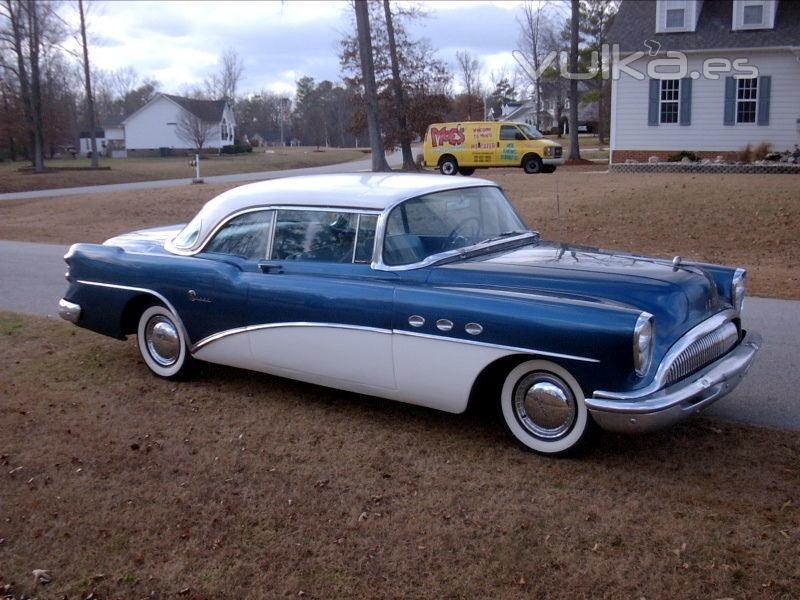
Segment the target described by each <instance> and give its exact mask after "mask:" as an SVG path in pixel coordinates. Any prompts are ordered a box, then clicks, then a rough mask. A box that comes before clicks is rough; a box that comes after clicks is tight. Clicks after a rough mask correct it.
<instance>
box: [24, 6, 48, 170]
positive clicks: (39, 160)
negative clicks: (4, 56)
mask: <svg viewBox="0 0 800 600" xmlns="http://www.w3.org/2000/svg"><path fill="white" fill-rule="evenodd" d="M26 10H27V11H28V31H29V35H30V39H29V42H28V45H29V52H30V61H31V116H32V117H33V170H34V171H35V172H36V173H41V172H43V171H44V127H43V124H42V76H41V72H40V70H39V55H40V50H41V46H40V43H39V40H40V39H41V38H40V31H39V25H40V23H39V13H38V7H37V4H36V2H31V3H29V4H28V5H27V8H26Z"/></svg>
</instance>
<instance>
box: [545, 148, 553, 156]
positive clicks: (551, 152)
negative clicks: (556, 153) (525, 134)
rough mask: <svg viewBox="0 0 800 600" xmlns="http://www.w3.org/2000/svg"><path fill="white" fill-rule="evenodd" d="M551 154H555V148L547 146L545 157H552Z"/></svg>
mask: <svg viewBox="0 0 800 600" xmlns="http://www.w3.org/2000/svg"><path fill="white" fill-rule="evenodd" d="M551 154H553V147H552V146H545V147H544V155H545V156H550V155H551Z"/></svg>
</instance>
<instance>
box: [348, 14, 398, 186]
mask: <svg viewBox="0 0 800 600" xmlns="http://www.w3.org/2000/svg"><path fill="white" fill-rule="evenodd" d="M354 4H355V9H356V27H357V28H358V53H359V57H360V59H361V74H362V76H363V78H364V99H365V101H366V105H367V129H368V130H369V145H370V148H372V170H373V171H390V170H391V169H389V165H388V163H387V162H386V157H385V156H384V150H383V138H381V126H380V118H379V111H378V92H377V89H376V87H377V86H376V85H375V65H374V64H373V62H372V37H371V34H370V30H369V6H368V5H367V2H366V0H355V2H354Z"/></svg>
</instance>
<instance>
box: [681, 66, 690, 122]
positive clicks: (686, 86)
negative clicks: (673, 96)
mask: <svg viewBox="0 0 800 600" xmlns="http://www.w3.org/2000/svg"><path fill="white" fill-rule="evenodd" d="M679 121H680V124H681V125H691V124H692V78H691V77H684V78H683V79H681V112H680V117H679Z"/></svg>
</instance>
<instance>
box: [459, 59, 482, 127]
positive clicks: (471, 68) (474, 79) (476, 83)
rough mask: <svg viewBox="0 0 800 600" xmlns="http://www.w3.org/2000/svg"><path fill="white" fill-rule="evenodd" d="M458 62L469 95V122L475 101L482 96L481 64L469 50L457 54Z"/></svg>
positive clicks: (465, 89)
mask: <svg viewBox="0 0 800 600" xmlns="http://www.w3.org/2000/svg"><path fill="white" fill-rule="evenodd" d="M456 61H457V62H458V68H459V69H460V70H461V85H463V86H464V92H465V93H466V95H467V120H469V121H471V120H472V118H473V115H472V108H473V104H474V99H475V98H476V97H479V96H480V85H481V83H480V80H481V63H480V61H479V60H478V59H477V58H475V57H474V56H472V55H471V54H470V53H469V52H468V51H467V50H463V51H461V50H459V51H458V52H456Z"/></svg>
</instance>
